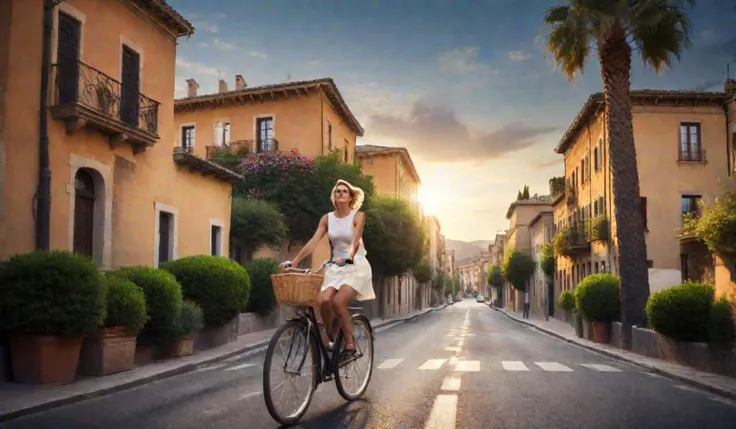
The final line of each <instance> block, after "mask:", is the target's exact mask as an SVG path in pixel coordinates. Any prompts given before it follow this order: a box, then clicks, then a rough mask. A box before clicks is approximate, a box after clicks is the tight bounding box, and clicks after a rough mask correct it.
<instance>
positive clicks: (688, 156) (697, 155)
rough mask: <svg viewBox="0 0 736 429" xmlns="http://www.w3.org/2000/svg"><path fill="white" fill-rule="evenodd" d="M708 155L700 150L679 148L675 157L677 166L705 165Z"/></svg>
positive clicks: (703, 150)
mask: <svg viewBox="0 0 736 429" xmlns="http://www.w3.org/2000/svg"><path fill="white" fill-rule="evenodd" d="M707 155H708V153H707V152H706V150H705V149H702V148H694V147H687V148H682V147H681V148H680V151H679V153H678V155H677V163H678V164H706V163H707V162H708V156H707Z"/></svg>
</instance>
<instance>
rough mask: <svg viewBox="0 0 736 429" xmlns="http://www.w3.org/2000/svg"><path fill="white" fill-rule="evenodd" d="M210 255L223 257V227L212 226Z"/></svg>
mask: <svg viewBox="0 0 736 429" xmlns="http://www.w3.org/2000/svg"><path fill="white" fill-rule="evenodd" d="M210 254H211V255H212V256H222V227H221V226H219V225H211V226H210Z"/></svg>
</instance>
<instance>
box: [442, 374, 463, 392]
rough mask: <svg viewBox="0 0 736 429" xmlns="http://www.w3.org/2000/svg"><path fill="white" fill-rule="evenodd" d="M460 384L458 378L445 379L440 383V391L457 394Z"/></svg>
mask: <svg viewBox="0 0 736 429" xmlns="http://www.w3.org/2000/svg"><path fill="white" fill-rule="evenodd" d="M460 383H461V379H459V378H452V377H447V378H446V379H445V380H444V381H443V382H442V387H441V389H442V390H447V391H452V392H457V391H458V390H460Z"/></svg>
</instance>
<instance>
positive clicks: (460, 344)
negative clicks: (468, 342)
mask: <svg viewBox="0 0 736 429" xmlns="http://www.w3.org/2000/svg"><path fill="white" fill-rule="evenodd" d="M463 344H465V340H460V341H458V342H457V346H458V347H462V346H463Z"/></svg>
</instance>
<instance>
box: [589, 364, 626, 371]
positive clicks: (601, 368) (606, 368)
mask: <svg viewBox="0 0 736 429" xmlns="http://www.w3.org/2000/svg"><path fill="white" fill-rule="evenodd" d="M580 366H584V367H586V368H590V369H594V370H596V371H598V372H621V370H620V369H618V368H614V367H612V366H610V365H603V364H597V363H581V364H580Z"/></svg>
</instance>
